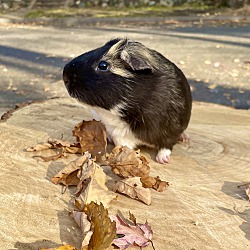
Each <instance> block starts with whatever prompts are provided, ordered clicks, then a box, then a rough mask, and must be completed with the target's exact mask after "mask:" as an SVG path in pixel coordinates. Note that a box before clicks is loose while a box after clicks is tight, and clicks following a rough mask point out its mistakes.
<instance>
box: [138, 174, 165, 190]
mask: <svg viewBox="0 0 250 250" xmlns="http://www.w3.org/2000/svg"><path fill="white" fill-rule="evenodd" d="M140 180H141V183H142V186H143V187H145V188H153V189H155V190H156V191H158V192H163V191H164V190H165V189H166V187H167V186H169V183H168V182H166V181H162V180H161V179H160V177H159V176H157V177H151V176H143V177H141V179H140Z"/></svg>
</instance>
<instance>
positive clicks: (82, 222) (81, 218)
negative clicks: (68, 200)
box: [72, 211, 93, 247]
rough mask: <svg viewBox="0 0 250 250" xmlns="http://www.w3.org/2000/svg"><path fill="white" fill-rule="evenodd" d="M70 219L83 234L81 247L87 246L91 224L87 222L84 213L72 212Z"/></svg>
mask: <svg viewBox="0 0 250 250" xmlns="http://www.w3.org/2000/svg"><path fill="white" fill-rule="evenodd" d="M72 217H73V218H74V219H75V221H76V223H77V224H78V226H79V227H80V228H81V230H82V232H83V241H82V247H84V246H87V245H88V244H89V241H90V239H91V237H92V234H93V232H92V231H91V223H90V222H89V221H88V219H87V215H86V214H85V213H84V212H79V211H73V212H72Z"/></svg>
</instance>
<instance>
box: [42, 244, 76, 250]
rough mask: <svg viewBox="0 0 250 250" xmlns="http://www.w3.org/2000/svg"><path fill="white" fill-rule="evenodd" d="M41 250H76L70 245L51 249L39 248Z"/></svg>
mask: <svg viewBox="0 0 250 250" xmlns="http://www.w3.org/2000/svg"><path fill="white" fill-rule="evenodd" d="M41 250H77V249H76V248H75V247H73V246H71V245H65V246H60V247H53V248H41Z"/></svg>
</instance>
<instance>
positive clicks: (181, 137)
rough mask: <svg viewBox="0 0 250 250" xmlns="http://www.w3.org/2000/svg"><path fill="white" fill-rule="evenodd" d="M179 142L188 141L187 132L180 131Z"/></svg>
mask: <svg viewBox="0 0 250 250" xmlns="http://www.w3.org/2000/svg"><path fill="white" fill-rule="evenodd" d="M178 141H179V142H184V143H188V142H189V141H190V136H189V135H188V134H187V133H184V132H183V133H182V134H181V135H180V136H179V138H178Z"/></svg>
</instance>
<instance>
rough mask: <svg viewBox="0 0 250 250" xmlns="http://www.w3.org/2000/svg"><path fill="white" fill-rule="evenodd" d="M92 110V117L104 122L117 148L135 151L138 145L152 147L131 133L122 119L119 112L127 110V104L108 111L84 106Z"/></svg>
mask: <svg viewBox="0 0 250 250" xmlns="http://www.w3.org/2000/svg"><path fill="white" fill-rule="evenodd" d="M84 106H86V107H87V108H88V109H89V110H91V113H92V116H93V118H94V119H95V120H97V121H102V123H103V124H104V125H105V127H106V130H107V133H108V135H109V136H110V137H111V139H112V140H113V142H114V144H115V145H116V146H127V147H129V148H131V149H134V148H135V147H136V145H146V146H150V147H152V145H149V144H147V143H145V142H143V141H141V140H139V139H137V138H136V137H135V135H134V133H133V132H132V131H131V129H130V127H129V124H128V123H126V122H125V121H123V120H122V119H121V114H120V112H119V110H120V109H121V108H126V104H124V103H121V104H118V105H117V106H116V107H114V108H113V109H111V110H110V111H109V110H106V109H103V108H98V107H92V106H89V105H84Z"/></svg>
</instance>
